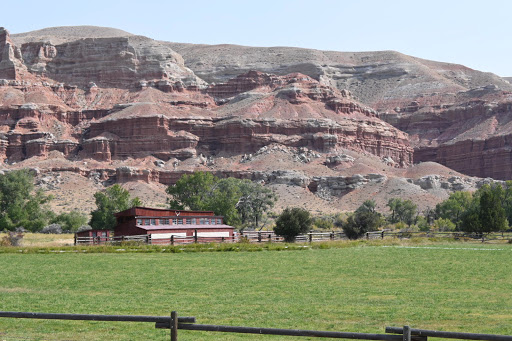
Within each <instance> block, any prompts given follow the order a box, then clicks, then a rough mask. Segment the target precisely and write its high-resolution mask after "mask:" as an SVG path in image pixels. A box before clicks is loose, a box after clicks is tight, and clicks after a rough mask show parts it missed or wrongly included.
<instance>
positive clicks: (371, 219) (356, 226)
mask: <svg viewBox="0 0 512 341" xmlns="http://www.w3.org/2000/svg"><path fill="white" fill-rule="evenodd" d="M375 207H376V204H375V201H373V200H366V201H365V202H364V203H363V204H362V205H361V206H359V207H358V208H357V210H356V211H355V212H354V214H352V215H351V216H349V217H348V219H347V222H346V223H345V224H343V225H342V228H343V232H344V233H345V235H346V236H347V237H348V238H349V239H357V238H359V237H361V236H363V235H364V234H365V233H366V232H369V231H376V230H377V229H378V228H379V227H380V226H381V224H382V216H381V214H380V213H379V212H377V211H376V210H375Z"/></svg>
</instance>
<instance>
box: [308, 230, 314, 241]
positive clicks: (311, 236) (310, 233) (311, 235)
mask: <svg viewBox="0 0 512 341" xmlns="http://www.w3.org/2000/svg"><path fill="white" fill-rule="evenodd" d="M308 234H309V242H310V243H312V242H313V233H312V232H309V233H308Z"/></svg>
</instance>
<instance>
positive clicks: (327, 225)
mask: <svg viewBox="0 0 512 341" xmlns="http://www.w3.org/2000/svg"><path fill="white" fill-rule="evenodd" d="M313 225H314V226H315V227H316V228H317V229H319V230H332V229H333V228H334V223H333V219H332V218H329V217H316V218H314V219H313Z"/></svg>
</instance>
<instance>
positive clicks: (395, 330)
mask: <svg viewBox="0 0 512 341" xmlns="http://www.w3.org/2000/svg"><path fill="white" fill-rule="evenodd" d="M404 330H405V327H404V328H400V327H386V333H392V334H403V333H404ZM409 332H410V333H411V335H412V337H414V336H423V337H425V338H427V337H440V338H444V339H461V340H487V341H512V336H508V335H495V334H475V333H462V332H443V331H438V330H427V329H415V328H411V329H409Z"/></svg>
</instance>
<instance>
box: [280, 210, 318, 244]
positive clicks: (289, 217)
mask: <svg viewBox="0 0 512 341" xmlns="http://www.w3.org/2000/svg"><path fill="white" fill-rule="evenodd" d="M311 225H312V220H311V215H310V214H309V212H308V211H306V210H305V209H303V208H299V207H294V208H289V207H288V208H286V209H285V210H284V211H283V212H282V213H281V214H280V215H279V217H278V218H277V220H276V226H275V227H274V232H275V233H276V234H277V235H278V236H282V237H284V240H285V241H286V242H294V241H295V238H296V237H297V236H298V235H299V234H301V233H306V232H308V231H309V230H310V229H311Z"/></svg>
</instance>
